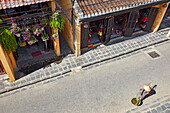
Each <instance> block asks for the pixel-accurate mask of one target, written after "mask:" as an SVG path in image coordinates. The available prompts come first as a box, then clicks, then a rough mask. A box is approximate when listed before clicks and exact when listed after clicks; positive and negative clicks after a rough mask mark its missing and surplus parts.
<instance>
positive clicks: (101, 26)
mask: <svg viewBox="0 0 170 113" xmlns="http://www.w3.org/2000/svg"><path fill="white" fill-rule="evenodd" d="M102 32H103V24H102V22H100V24H99V31H98V35H99V38H101V36H102V35H103V33H102Z"/></svg>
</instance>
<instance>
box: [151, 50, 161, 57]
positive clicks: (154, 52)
mask: <svg viewBox="0 0 170 113" xmlns="http://www.w3.org/2000/svg"><path fill="white" fill-rule="evenodd" d="M148 54H149V55H150V56H151V57H152V58H157V57H160V55H159V54H158V53H157V52H156V51H152V52H149V53H148Z"/></svg>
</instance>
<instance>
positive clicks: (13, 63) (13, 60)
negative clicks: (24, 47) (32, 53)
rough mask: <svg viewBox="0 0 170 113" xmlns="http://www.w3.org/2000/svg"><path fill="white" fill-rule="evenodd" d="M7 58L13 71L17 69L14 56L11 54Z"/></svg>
mask: <svg viewBox="0 0 170 113" xmlns="http://www.w3.org/2000/svg"><path fill="white" fill-rule="evenodd" d="M9 58H10V60H11V63H12V67H13V68H14V69H15V68H16V67H17V65H16V62H15V58H14V55H13V53H12V52H11V53H10V54H9Z"/></svg>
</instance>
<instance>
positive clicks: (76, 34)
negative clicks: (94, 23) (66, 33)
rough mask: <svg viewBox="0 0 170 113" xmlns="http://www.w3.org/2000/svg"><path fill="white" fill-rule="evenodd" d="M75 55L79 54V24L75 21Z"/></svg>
mask: <svg viewBox="0 0 170 113" xmlns="http://www.w3.org/2000/svg"><path fill="white" fill-rule="evenodd" d="M75 55H76V56H80V55H81V24H77V23H75Z"/></svg>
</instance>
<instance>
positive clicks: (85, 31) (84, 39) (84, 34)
mask: <svg viewBox="0 0 170 113" xmlns="http://www.w3.org/2000/svg"><path fill="white" fill-rule="evenodd" d="M84 25H85V24H82V25H81V48H86V47H88V38H89V23H88V27H87V28H85V27H84Z"/></svg>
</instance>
